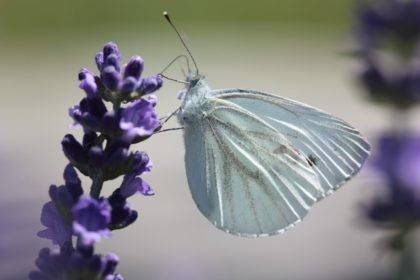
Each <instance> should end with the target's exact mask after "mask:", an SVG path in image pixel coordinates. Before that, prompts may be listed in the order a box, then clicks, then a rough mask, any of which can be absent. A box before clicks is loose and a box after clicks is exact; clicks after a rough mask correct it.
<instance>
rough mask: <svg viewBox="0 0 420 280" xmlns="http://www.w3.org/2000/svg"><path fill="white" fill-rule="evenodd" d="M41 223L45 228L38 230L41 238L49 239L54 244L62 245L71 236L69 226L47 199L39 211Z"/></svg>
mask: <svg viewBox="0 0 420 280" xmlns="http://www.w3.org/2000/svg"><path fill="white" fill-rule="evenodd" d="M41 224H42V225H43V226H45V227H46V229H44V230H41V231H39V232H38V236H39V237H41V238H46V239H50V240H51V241H52V242H53V243H54V244H58V245H60V246H62V245H64V244H65V243H66V242H68V241H69V240H70V238H71V234H72V231H71V226H70V225H69V224H66V223H65V222H64V221H63V218H62V217H61V215H60V213H59V212H58V210H57V208H56V207H55V206H54V203H53V202H51V201H49V202H47V203H45V204H44V206H43V207H42V212H41Z"/></svg>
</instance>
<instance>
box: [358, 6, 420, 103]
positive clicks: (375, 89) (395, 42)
mask: <svg viewBox="0 0 420 280" xmlns="http://www.w3.org/2000/svg"><path fill="white" fill-rule="evenodd" d="M355 36H356V39H357V42H358V45H359V50H358V54H359V56H358V57H359V59H360V60H361V61H362V65H363V69H362V71H361V73H360V75H359V79H360V81H361V84H362V85H363V86H364V87H365V88H366V89H367V92H368V93H369V96H370V98H371V99H372V100H374V101H378V102H384V103H387V104H391V105H394V106H397V107H399V108H408V107H411V106H413V105H415V104H416V103H418V102H420V93H419V92H420V67H419V61H420V1H419V0H408V1H403V0H380V1H368V2H367V3H365V4H362V5H361V6H360V8H359V10H358V13H357V24H356V28H355Z"/></svg>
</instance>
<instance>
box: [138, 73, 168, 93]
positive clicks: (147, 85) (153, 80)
mask: <svg viewBox="0 0 420 280" xmlns="http://www.w3.org/2000/svg"><path fill="white" fill-rule="evenodd" d="M162 84H163V80H162V77H161V76H160V75H156V76H151V77H148V78H145V79H143V80H142V82H141V84H140V86H139V88H138V89H137V92H138V93H139V94H140V96H143V95H146V94H149V93H152V92H155V91H157V90H158V89H160V88H161V87H162Z"/></svg>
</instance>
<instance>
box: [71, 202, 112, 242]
mask: <svg viewBox="0 0 420 280" xmlns="http://www.w3.org/2000/svg"><path fill="white" fill-rule="evenodd" d="M72 213H73V217H74V222H73V231H74V233H75V234H76V235H79V236H80V238H81V241H82V243H83V244H84V245H93V244H94V243H96V242H99V241H100V239H101V238H102V237H109V234H110V232H109V229H108V225H109V222H110V221H111V207H110V205H109V203H108V202H107V201H106V200H104V199H102V200H99V201H98V200H96V199H93V198H87V197H83V198H81V199H80V200H79V202H78V203H77V204H76V205H75V206H74V207H73V210H72Z"/></svg>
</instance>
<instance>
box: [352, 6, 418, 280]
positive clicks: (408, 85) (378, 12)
mask: <svg viewBox="0 0 420 280" xmlns="http://www.w3.org/2000/svg"><path fill="white" fill-rule="evenodd" d="M355 37H356V40H357V42H358V46H359V48H358V50H357V54H358V56H357V57H358V59H359V60H360V61H361V64H362V66H363V70H362V71H361V72H360V73H359V81H360V82H361V85H362V86H363V87H364V88H365V89H366V91H367V93H368V95H369V97H370V100H371V101H373V102H376V103H378V104H386V105H388V106H389V107H390V108H391V109H392V110H393V111H394V115H393V119H392V120H390V123H391V125H390V128H389V130H388V131H387V132H384V133H383V134H382V136H381V137H380V138H379V141H378V144H377V152H376V155H375V156H374V161H373V168H374V169H375V170H376V171H377V172H378V173H379V174H380V175H381V176H382V177H383V178H384V183H385V185H384V191H383V192H382V193H380V194H378V195H377V196H376V197H374V198H373V200H372V201H370V202H369V203H367V204H365V210H366V211H365V214H366V216H367V218H368V219H369V221H370V222H371V223H372V224H373V225H375V226H376V227H378V228H381V229H386V230H388V232H389V234H390V235H389V237H388V238H387V239H386V240H384V242H383V244H384V245H385V248H387V249H390V250H392V251H393V252H395V253H397V254H398V256H399V257H400V259H401V261H400V269H399V274H398V279H407V280H408V279H419V278H420V275H419V274H418V271H417V268H416V267H415V262H414V261H413V259H414V258H415V255H414V254H413V252H412V251H413V249H412V244H410V242H411V238H410V235H411V233H412V232H413V230H414V229H415V228H416V227H417V226H419V225H420V135H416V134H414V133H412V132H410V130H409V129H408V123H407V119H408V114H409V109H411V108H412V107H414V106H415V105H417V104H419V103H420V0H378V1H365V2H364V4H362V5H361V6H360V7H359V9H358V12H357V22H356V28H355Z"/></svg>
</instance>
